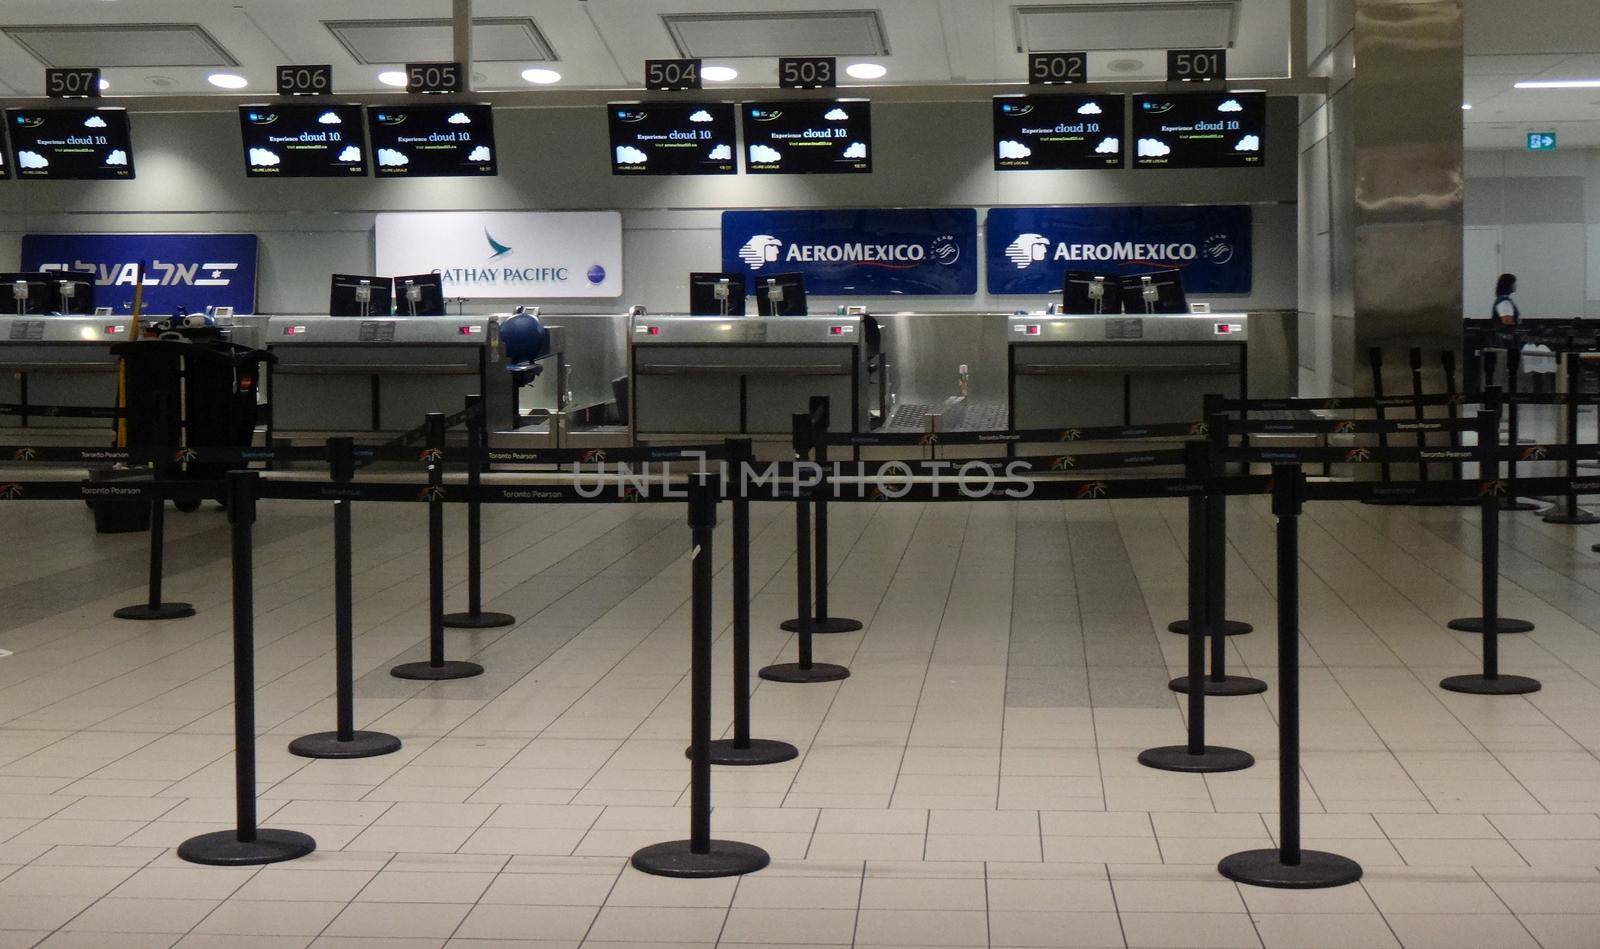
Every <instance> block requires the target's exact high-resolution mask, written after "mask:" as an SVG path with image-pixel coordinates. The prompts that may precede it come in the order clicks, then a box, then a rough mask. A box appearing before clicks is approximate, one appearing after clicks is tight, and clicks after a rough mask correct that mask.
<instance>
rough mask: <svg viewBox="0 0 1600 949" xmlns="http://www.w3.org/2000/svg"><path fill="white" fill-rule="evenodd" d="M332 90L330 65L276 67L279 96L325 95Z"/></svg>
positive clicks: (331, 69) (331, 68)
mask: <svg viewBox="0 0 1600 949" xmlns="http://www.w3.org/2000/svg"><path fill="white" fill-rule="evenodd" d="M332 91H333V67H332V66H279V67H278V95H280V96H325V95H327V94H328V93H330V92H332Z"/></svg>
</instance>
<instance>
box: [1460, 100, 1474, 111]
mask: <svg viewBox="0 0 1600 949" xmlns="http://www.w3.org/2000/svg"><path fill="white" fill-rule="evenodd" d="M1461 111H1463V112H1471V111H1472V103H1470V102H1463V103H1461Z"/></svg>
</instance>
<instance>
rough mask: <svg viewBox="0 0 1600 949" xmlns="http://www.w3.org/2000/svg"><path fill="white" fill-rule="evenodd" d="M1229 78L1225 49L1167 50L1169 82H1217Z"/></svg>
mask: <svg viewBox="0 0 1600 949" xmlns="http://www.w3.org/2000/svg"><path fill="white" fill-rule="evenodd" d="M1226 78H1228V51H1227V50H1225V49H1169V50H1167V81H1168V82H1215V81H1218V80H1222V79H1226Z"/></svg>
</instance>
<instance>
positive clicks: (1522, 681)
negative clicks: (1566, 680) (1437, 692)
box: [1439, 675, 1544, 695]
mask: <svg viewBox="0 0 1600 949" xmlns="http://www.w3.org/2000/svg"><path fill="white" fill-rule="evenodd" d="M1439 688H1441V689H1444V690H1446V691H1449V692H1465V693H1467V694H1468V695H1527V694H1528V693H1529V692H1537V691H1539V690H1540V689H1542V688H1544V686H1542V685H1540V683H1539V680H1538V679H1530V678H1528V677H1527V676H1495V677H1494V678H1493V679H1490V678H1487V677H1486V676H1481V675H1470V676H1450V677H1449V678H1447V679H1444V680H1442V681H1440V683H1439Z"/></svg>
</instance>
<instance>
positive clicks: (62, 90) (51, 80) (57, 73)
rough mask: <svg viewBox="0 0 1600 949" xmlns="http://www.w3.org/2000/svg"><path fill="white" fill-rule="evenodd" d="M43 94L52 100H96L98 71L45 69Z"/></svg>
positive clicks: (98, 94) (98, 87)
mask: <svg viewBox="0 0 1600 949" xmlns="http://www.w3.org/2000/svg"><path fill="white" fill-rule="evenodd" d="M44 94H45V95H47V96H49V97H50V98H52V99H98V98H99V97H100V70H98V69H46V70H45V71H44Z"/></svg>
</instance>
